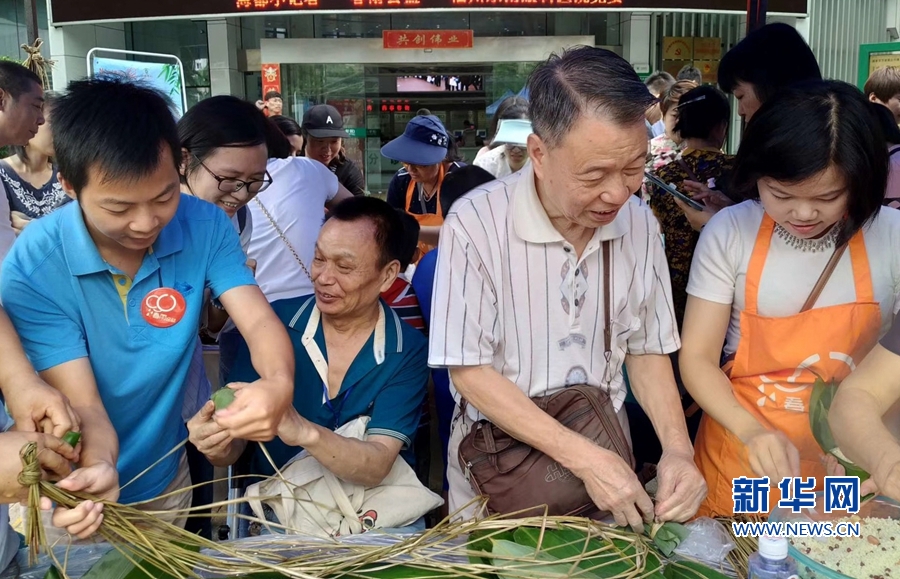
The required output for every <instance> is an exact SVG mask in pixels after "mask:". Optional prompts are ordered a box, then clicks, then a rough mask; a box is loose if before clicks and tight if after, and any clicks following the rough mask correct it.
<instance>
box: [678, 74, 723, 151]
mask: <svg viewBox="0 0 900 579" xmlns="http://www.w3.org/2000/svg"><path fill="white" fill-rule="evenodd" d="M730 118H731V107H730V106H729V105H728V99H727V98H726V97H725V95H724V94H722V91H720V90H719V89H717V88H716V87H714V86H698V87H697V88H695V89H691V90H689V91H688V92H686V93H684V95H682V97H681V99H680V100H679V101H678V120H677V121H675V132H676V133H678V135H679V136H680V137H681V138H682V139H707V138H709V136H710V134H712V132H713V131H714V130H716V128H718V127H720V126H722V125H723V124H724V125H725V126H726V127H727V126H728V120H729V119H730Z"/></svg>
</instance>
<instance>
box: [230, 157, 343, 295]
mask: <svg viewBox="0 0 900 579" xmlns="http://www.w3.org/2000/svg"><path fill="white" fill-rule="evenodd" d="M268 169H269V174H270V175H271V176H272V184H271V185H270V186H269V187H268V188H267V189H266V190H265V191H263V192H262V193H260V194H259V195H258V196H257V197H256V199H257V200H259V203H257V201H256V200H254V201H251V202H250V204H249V205H248V207H249V208H250V212H251V214H252V219H253V235H252V236H251V239H250V250H249V255H250V257H251V258H253V259H255V260H256V281H257V283H258V284H259V288H260V289H261V290H262V292H263V294H265V296H266V299H268V300H269V302H274V301H276V300H283V299H287V298H294V297H298V296H303V295H307V294H311V293H312V292H313V287H312V282H310V281H309V277H307V275H306V273H304V271H303V268H301V267H300V264H299V263H297V259H296V258H295V257H294V255H293V253H291V250H290V249H288V247H287V244H285V242H284V241H283V240H282V239H281V237H280V236H279V235H278V233H277V232H276V231H275V228H274V227H273V226H272V223H271V222H270V221H269V219H268V217H266V214H265V213H264V212H263V210H262V209H261V208H260V203H261V204H262V205H263V206H265V208H266V210H267V211H268V212H269V214H270V215H271V216H272V219H274V221H275V223H277V224H278V227H279V228H280V229H281V231H282V233H284V235H285V237H287V239H288V241H289V242H290V244H291V246H292V247H293V248H294V251H296V252H297V255H298V256H299V257H300V259H301V260H302V261H303V265H305V266H306V269H307V270H309V269H310V267H312V259H313V253H314V250H315V246H316V239H317V238H318V237H319V230H320V229H322V222H323V221H324V220H325V203H327V202H328V201H331V200H332V199H334V196H335V195H337V191H338V179H337V177H336V176H335V174H334V173H332V172H331V170H330V169H328V167H326V166H325V165H323V164H322V163H319V162H318V161H313V160H312V159H307V158H306V157H290V158H288V159H270V160H269V163H268Z"/></svg>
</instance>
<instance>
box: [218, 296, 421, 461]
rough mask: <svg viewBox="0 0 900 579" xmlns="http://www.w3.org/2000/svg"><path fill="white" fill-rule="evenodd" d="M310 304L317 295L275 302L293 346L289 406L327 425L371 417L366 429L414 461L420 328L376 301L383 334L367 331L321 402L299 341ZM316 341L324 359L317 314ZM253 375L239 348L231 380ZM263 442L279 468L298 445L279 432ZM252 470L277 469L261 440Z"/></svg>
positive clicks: (243, 349)
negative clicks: (396, 443)
mask: <svg viewBox="0 0 900 579" xmlns="http://www.w3.org/2000/svg"><path fill="white" fill-rule="evenodd" d="M315 305H316V298H315V296H303V297H298V298H290V299H286V300H279V301H276V302H273V303H272V308H273V309H274V310H275V313H276V314H278V317H279V318H280V319H281V321H282V322H283V323H284V325H285V326H286V327H287V329H288V335H289V336H290V338H291V343H292V344H293V346H294V359H295V361H296V366H295V372H294V408H296V409H297V412H298V413H299V414H300V415H301V416H303V417H304V418H306V419H307V420H309V421H310V422H313V423H315V424H318V425H319V426H322V427H324V428H328V429H331V430H335V429H337V428H338V427H340V426H342V425H344V424H346V423H348V422H350V421H352V420H354V419H356V418H358V417H360V416H369V417H371V419H370V421H369V425H368V428H367V432H368V434H369V435H370V436H371V435H380V436H391V437H393V438H396V439H398V440H400V441H402V442H403V451H401V456H403V458H404V459H405V460H406V461H407V462H409V463H410V464H412V462H413V460H412V452H411V449H410V446H411V445H412V439H413V437H414V436H415V432H416V429H417V428H418V426H419V419H420V418H421V416H420V415H421V410H422V402H423V401H424V399H425V393H426V390H427V387H428V342H427V340H426V339H425V337H424V336H423V335H422V333H421V332H420V331H419V330H416V329H415V328H413V327H412V326H410V325H409V324H407V323H405V322H403V321H401V320H400V318H399V317H398V316H397V314H396V313H394V310H392V309H391V308H390V307H389V306H388V305H387V304H386V303H384V301H381V308H382V310H383V312H384V316H385V324H384V335H383V336H376V333H377V328H376V330H375V331H373V332H372V335H371V336H369V339H368V340H367V341H366V343H365V345H364V346H363V347H362V349H361V350H360V351H359V354H358V355H357V356H356V359H354V360H353V363H352V364H350V368H349V369H348V370H347V374H346V376H344V382H343V384H341V389H340V391H339V392H338V395H337V396H336V397H335V398H334V399H333V400H331V401H330V404H329V403H327V402H326V401H325V400H324V395H323V394H324V391H323V386H324V385H323V384H322V379H321V378H320V377H319V373H318V372H317V371H316V367H315V366H314V365H313V363H312V360H311V359H310V357H309V354H307V351H306V347H305V346H304V345H303V343H302V341H301V339H302V336H303V332H304V331H305V330H306V325H307V322H309V319H310V315H311V314H312V312H313V309H315ZM314 339H315V341H316V343H317V344H318V345H319V348H320V349H321V350H322V355H323V356H325V359H326V360H327V359H328V351H327V349H326V347H325V335H324V333H323V330H322V322H321V320H320V321H319V324H318V327H317V329H316V333H315V337H314ZM257 378H258V375H257V374H256V371H255V370H253V366H252V365H251V364H250V352H249V350H248V349H247V347H246V346H242V347H241V350H240V351H239V352H238V355H237V359H236V360H235V363H234V367H233V368H232V370H231V375H230V379H231V380H232V381H234V382H252V381H253V380H256V379H257ZM265 446H266V450H268V451H269V454H271V456H272V460H274V461H275V463H276V464H277V465H278V467H279V468H281V467H282V466H283V465H284V464H285V463H286V462H287V461H288V460H290V459H291V458H293V457H294V456H295V455H296V454H297V453H298V452H300V451H301V450H303V449H302V448H299V447H295V446H288V445H287V444H285V443H284V442H282V441H281V440H280V439H278V438H276V439H275V440H273V441H271V442H267V443H265ZM250 474H260V475H266V476H271V475H273V474H275V471H274V469H273V468H272V466H271V465H270V464H269V461H268V460H267V459H266V457H265V456H264V455H263V453H262V451H261V450H259V447H258V446H257V447H256V450H255V451H254V452H253V454H252V456H251V459H250Z"/></svg>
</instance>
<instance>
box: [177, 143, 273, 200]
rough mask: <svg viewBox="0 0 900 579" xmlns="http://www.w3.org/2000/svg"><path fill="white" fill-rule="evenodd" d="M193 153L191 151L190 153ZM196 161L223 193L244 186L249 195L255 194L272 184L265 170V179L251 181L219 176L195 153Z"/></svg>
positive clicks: (236, 190)
mask: <svg viewBox="0 0 900 579" xmlns="http://www.w3.org/2000/svg"><path fill="white" fill-rule="evenodd" d="M191 154H192V155H193V153H191ZM193 156H194V158H195V159H197V162H198V163H200V166H201V167H203V168H204V169H206V172H207V173H209V174H210V176H212V178H213V179H215V180H216V182H217V183H218V184H219V191H222V192H223V193H237V192H238V191H240V190H241V189H243V188H244V187H246V188H247V191H248V192H249V193H250V194H251V195H256V194H257V193H259V192H260V191H265V190H266V188H267V187H268V186H269V185H271V184H272V176H271V175H269V172H268V171H266V177H265V179H254V180H253V181H244V180H243V179H235V178H234V177H220V176H218V175H216V174H215V173H213V172H212V169H210V168H209V167H207V166H206V165H204V164H203V161H201V160H200V159H199V157H197V155H193Z"/></svg>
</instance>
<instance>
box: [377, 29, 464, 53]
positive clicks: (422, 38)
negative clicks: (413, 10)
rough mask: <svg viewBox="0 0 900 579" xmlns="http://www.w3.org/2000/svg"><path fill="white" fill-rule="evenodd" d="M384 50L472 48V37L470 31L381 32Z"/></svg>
mask: <svg viewBox="0 0 900 579" xmlns="http://www.w3.org/2000/svg"><path fill="white" fill-rule="evenodd" d="M381 39H382V43H383V45H384V48H387V49H394V50H397V49H400V50H402V49H409V48H419V49H425V48H432V49H433V48H472V46H474V41H475V39H474V36H473V34H472V31H471V30H383V31H382V32H381Z"/></svg>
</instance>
